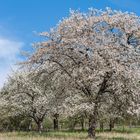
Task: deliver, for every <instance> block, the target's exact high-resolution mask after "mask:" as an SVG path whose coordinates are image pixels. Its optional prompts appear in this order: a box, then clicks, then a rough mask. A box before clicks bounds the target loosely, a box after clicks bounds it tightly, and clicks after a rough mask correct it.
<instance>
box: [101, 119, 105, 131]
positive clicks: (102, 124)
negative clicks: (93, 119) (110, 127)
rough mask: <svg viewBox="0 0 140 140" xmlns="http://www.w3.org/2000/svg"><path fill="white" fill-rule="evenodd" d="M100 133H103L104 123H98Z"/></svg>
mask: <svg viewBox="0 0 140 140" xmlns="http://www.w3.org/2000/svg"><path fill="white" fill-rule="evenodd" d="M100 131H104V123H103V122H102V121H101V122H100Z"/></svg>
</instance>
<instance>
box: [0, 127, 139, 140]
mask: <svg viewBox="0 0 140 140" xmlns="http://www.w3.org/2000/svg"><path fill="white" fill-rule="evenodd" d="M81 139H83V140H88V138H87V133H86V132H64V131H63V132H62V131H60V132H44V133H42V134H38V133H36V132H3V133H0V140H81ZM96 139H97V140H140V128H139V129H136V128H135V129H134V128H133V129H131V130H129V129H126V130H125V131H121V130H117V131H113V132H107V131H106V132H97V137H96Z"/></svg>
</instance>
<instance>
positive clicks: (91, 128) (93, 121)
mask: <svg viewBox="0 0 140 140" xmlns="http://www.w3.org/2000/svg"><path fill="white" fill-rule="evenodd" d="M95 130H96V116H95V115H90V120H89V128H88V137H90V138H95V133H96V132H95Z"/></svg>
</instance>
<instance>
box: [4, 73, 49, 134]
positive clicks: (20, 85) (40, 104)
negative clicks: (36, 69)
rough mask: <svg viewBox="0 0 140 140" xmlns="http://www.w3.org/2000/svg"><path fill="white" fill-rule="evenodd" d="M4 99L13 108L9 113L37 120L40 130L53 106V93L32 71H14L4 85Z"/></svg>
mask: <svg viewBox="0 0 140 140" xmlns="http://www.w3.org/2000/svg"><path fill="white" fill-rule="evenodd" d="M34 75H35V73H34ZM46 83H47V82H46ZM46 83H45V84H46ZM3 99H4V100H5V101H6V102H7V104H6V105H7V107H8V108H11V109H10V111H9V115H11V116H17V115H24V116H27V117H29V118H31V119H33V120H34V121H35V123H36V124H37V127H38V131H39V132H41V131H42V122H43V120H44V118H45V116H46V115H47V114H48V113H49V110H50V108H51V107H50V101H51V93H50V91H49V89H46V87H44V85H43V84H42V83H40V81H35V79H34V77H32V76H31V73H29V72H21V71H20V72H16V73H14V75H13V76H11V77H10V78H9V81H8V83H7V84H6V86H5V87H4V91H3Z"/></svg>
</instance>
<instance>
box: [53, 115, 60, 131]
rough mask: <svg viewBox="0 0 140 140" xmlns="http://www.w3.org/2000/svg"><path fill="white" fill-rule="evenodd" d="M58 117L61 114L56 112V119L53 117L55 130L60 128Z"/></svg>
mask: <svg viewBox="0 0 140 140" xmlns="http://www.w3.org/2000/svg"><path fill="white" fill-rule="evenodd" d="M58 117H59V114H55V115H54V119H53V124H54V130H58V129H59V128H58V123H59V122H58Z"/></svg>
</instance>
